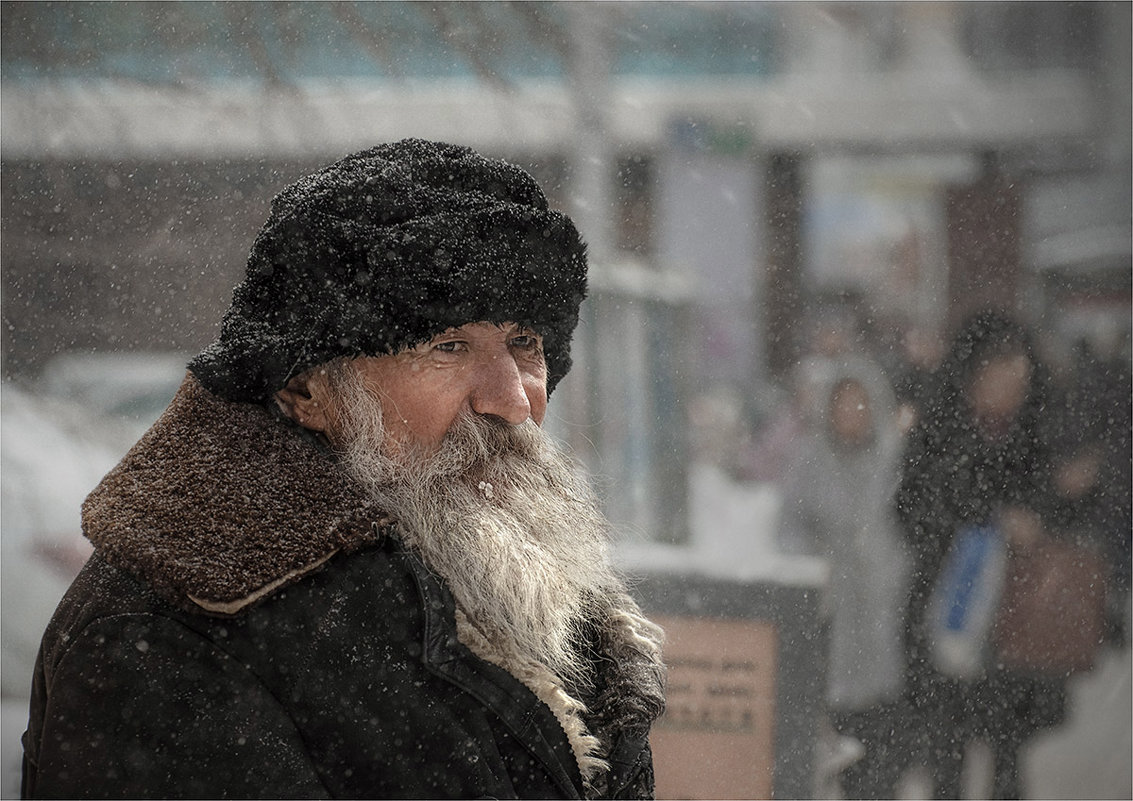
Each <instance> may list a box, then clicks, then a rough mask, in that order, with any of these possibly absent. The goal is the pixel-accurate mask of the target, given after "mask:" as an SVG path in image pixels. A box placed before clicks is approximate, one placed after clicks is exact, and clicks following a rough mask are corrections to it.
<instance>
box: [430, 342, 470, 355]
mask: <svg viewBox="0 0 1133 801" xmlns="http://www.w3.org/2000/svg"><path fill="white" fill-rule="evenodd" d="M463 344H464V343H463V342H460V341H459V340H455V339H454V340H451V341H449V342H438V343H436V344H435V345H433V350H439V351H441V352H442V353H456V352H457V351H458V350H460V346H461V345H463Z"/></svg>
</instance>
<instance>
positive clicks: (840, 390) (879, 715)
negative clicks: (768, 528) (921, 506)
mask: <svg viewBox="0 0 1133 801" xmlns="http://www.w3.org/2000/svg"><path fill="white" fill-rule="evenodd" d="M821 373H822V374H821V375H819V374H817V373H816V374H815V375H814V376H813V378H814V380H815V385H814V389H815V392H816V398H818V399H820V402H819V403H818V406H817V414H816V417H815V418H814V419H812V420H811V421H810V424H809V426H808V428H807V430H806V432H805V434H804V435H803V437H802V438H801V440H800V443H799V445H800V447H799V449H798V450H797V452H796V454H795V456H794V459H793V462H792V464H791V466H790V468H789V470H788V473H787V478H786V482H785V486H784V496H783V503H784V506H783V521H782V525H781V531H780V539H781V545H782V547H783V549H784V550H786V551H788V552H791V551H794V552H806V553H810V554H814V555H818V556H821V557H824V558H825V559H826V560H827V562H828V563H829V566H830V586H829V592H828V595H827V602H828V605H829V611H830V651H829V653H830V657H829V662H828V665H827V688H826V700H827V706H828V710H829V713H830V720H831V723H832V724H833V727H834V729H835V730H836V731H837V732H838V733H839V734H840V735H843V736H847V737H852V738H855V739H856V740H858V741H860V742H861V744H862V746H863V752H862V756H861V757H860V758H859V759H857V760H855V761H854V762H852V763H851V764H850V765H848V766H847V767H846V768H844V769H843V770H842V772H841V774H840V776H839V781H840V783H841V788H842V792H843V794H844V795H845V797H847V798H892V797H894V793H895V788H896V783H897V780H898V778H899V777H900V773H901V770H902V768H903V767H904V764H905V759H904V757H903V755H902V754H903V748H902V746H901V743H900V742H899V739H900V737H901V735H900V733H899V732H898V731H897V727H898V724H899V722H900V721H902V720H903V719H904V716H903V714H902V713H901V712H900V704H901V701H902V690H903V686H904V658H903V650H902V633H903V627H902V618H901V613H902V611H903V602H904V599H905V595H906V591H907V580H908V573H909V560H908V557H907V555H906V553H905V551H904V547H903V543H902V541H901V540H900V538H899V534H898V532H897V529H896V519H895V517H894V514H893V506H892V497H893V492H894V490H895V489H896V483H897V467H898V459H899V456H900V433H899V432H898V430H897V426H896V419H895V406H894V401H893V395H892V392H891V390H890V387H889V384H888V381H887V379H886V378H885V376H884V374H883V373H882V371H881V370H880V369H879V368H878V367H877V366H876V365H875V364H873V363H872V362H870V361H868V360H866V359H865V358H862V357H847V358H843V359H835V360H830V361H828V362H827V363H826V364H825V365H824V367H823V368H822V370H821Z"/></svg>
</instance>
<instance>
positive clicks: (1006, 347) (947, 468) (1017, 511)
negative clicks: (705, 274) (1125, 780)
mask: <svg viewBox="0 0 1133 801" xmlns="http://www.w3.org/2000/svg"><path fill="white" fill-rule="evenodd" d="M1048 384H1049V381H1048V379H1047V376H1046V372H1045V370H1044V367H1043V365H1042V364H1041V363H1040V362H1039V360H1038V359H1037V357H1036V354H1035V351H1034V348H1033V345H1032V340H1031V336H1030V334H1029V332H1028V331H1027V330H1026V329H1025V328H1024V327H1023V326H1021V325H1019V324H1018V323H1016V322H1015V321H1013V320H1011V319H1010V318H1008V317H1007V316H1005V315H1003V314H1000V313H997V312H982V313H980V314H977V315H975V316H974V317H973V318H972V319H970V320H969V321H968V323H967V324H966V325H965V326H964V327H963V328H962V330H961V331H960V332H959V333H958V334H957V336H956V337H955V339H954V340H953V342H952V346H951V350H950V352H949V353H948V354H947V356H946V358H945V359H944V361H943V363H942V365H941V368H940V370H939V373H938V378H937V382H936V387H935V390H934V394H933V396H932V397H931V398H930V399H929V400H928V402H927V403H926V405H925V406H924V409H923V413H922V416H921V419H920V420H919V421H918V422H917V424H916V425H915V426H914V428H913V429H912V430H911V431H910V433H909V438H908V443H907V450H906V455H905V459H904V462H903V468H902V478H901V483H900V487H899V489H898V492H897V497H896V508H897V512H898V515H899V516H900V519H901V524H902V531H903V532H904V534H905V536H906V538H907V541H908V544H909V546H910V549H911V552H912V555H913V559H914V573H913V580H912V585H911V589H910V593H909V599H908V606H907V612H906V616H907V617H906V619H907V627H908V628H907V634H906V648H907V659H908V685H907V691H908V696H909V700H910V705H911V707H912V708H913V709H915V710H916V716H915V718H914V720H915V721H916V723H917V724H918V730H919V734H920V738H919V739H920V743H921V745H922V747H923V748H924V749H925V756H926V758H927V760H928V762H929V765H930V767H931V770H932V783H933V787H932V790H933V797H936V798H958V797H960V793H961V771H962V767H963V758H964V751H965V747H966V746H967V744H968V743H969V742H970V741H972V740H974V739H977V738H986V739H987V740H988V741H989V744H990V746H991V750H992V752H993V754H994V782H993V795H994V797H995V798H1013V797H1019V795H1020V794H1021V787H1020V781H1019V774H1018V752H1019V749H1020V747H1021V746H1022V744H1023V743H1024V742H1025V741H1026V739H1028V738H1029V737H1030V736H1032V735H1033V734H1034V733H1035V732H1036V731H1038V730H1039V729H1040V728H1041V727H1043V726H1049V725H1053V724H1054V723H1057V722H1058V721H1060V720H1061V719H1062V717H1063V714H1064V703H1065V688H1064V682H1060V681H1058V680H1048V679H1044V678H1031V677H1027V676H1021V675H1016V674H1011V673H1006V672H1004V671H1001V670H999V669H997V667H996V666H995V664H994V663H991V664H989V665H988V666H987V670H986V672H983V673H981V674H979V675H976V676H974V677H971V678H968V677H958V676H957V675H955V674H952V673H950V672H949V671H948V670H946V669H945V668H944V667H942V664H941V662H938V661H934V655H933V650H932V649H933V644H934V643H933V638H932V634H931V631H930V626H929V622H928V614H927V612H928V609H929V600H930V597H931V595H932V592H933V589H934V587H936V585H937V583H938V580H939V579H940V577H941V572H942V567H943V565H944V563H945V559H946V555H947V554H948V553H949V549H950V546H951V545H952V543H953V540H954V538H956V536H957V534H958V532H960V531H961V530H962V529H965V528H969V527H973V526H987V525H998V526H1000V527H1001V528H1002V529H1004V530H1005V536H1006V537H1007V539H1008V540H1011V539H1015V540H1016V541H1018V542H1020V543H1022V542H1023V541H1025V540H1029V539H1033V538H1034V537H1036V536H1038V533H1037V532H1039V531H1041V527H1042V515H1043V514H1044V513H1047V512H1048V508H1047V507H1048V496H1049V488H1050V481H1049V478H1050V455H1049V449H1048V446H1047V444H1046V442H1045V440H1044V434H1045V433H1046V429H1045V428H1044V425H1043V420H1044V410H1045V407H1046V404H1047V402H1048V396H1049V387H1048Z"/></svg>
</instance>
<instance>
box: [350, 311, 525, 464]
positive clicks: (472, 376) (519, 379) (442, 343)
mask: <svg viewBox="0 0 1133 801" xmlns="http://www.w3.org/2000/svg"><path fill="white" fill-rule="evenodd" d="M350 365H351V367H352V369H355V370H357V371H358V373H359V375H360V376H361V378H362V380H363V383H364V384H365V386H366V388H367V389H368V390H369V391H370V392H371V393H372V394H373V395H374V396H375V397H376V398H378V400H379V401H380V402H381V406H382V418H383V420H384V423H385V430H386V437H387V443H388V444H389V447H391V448H393V449H395V450H412V451H417V452H424V453H432V452H433V451H435V450H436V449H437V447H438V446H439V445H440V444H441V440H442V439H443V438H444V436H445V434H446V433H447V432H448V430H449V428H450V427H451V426H452V424H453V422H454V421H455V420H456V419H457V417H458V416H459V415H460V414H462V413H466V412H471V413H474V414H478V415H484V416H488V417H494V418H498V419H499V420H502V421H504V422H506V423H509V424H511V425H519V424H521V423H523V422H525V421H526V420H527V419H528V418H530V419H532V420H534V421H535V423H536V424H537V425H541V424H542V422H543V417H544V415H545V414H546V412H547V366H546V363H545V362H544V360H543V342H542V338H541V337H539V336H538V335H537V334H535V333H533V332H532V331H530V330H529V329H526V328H521V327H520V326H517V325H515V324H512V323H505V324H503V325H495V324H492V323H483V322H481V323H468V324H466V325H462V326H460V327H459V328H451V329H449V330H448V331H446V332H444V333H443V334H440V335H438V336H436V337H434V338H433V339H432V340H430V341H429V342H426V343H424V344H422V345H418V346H417V347H415V348H412V349H410V350H407V351H404V352H402V353H399V354H397V355H396V356H369V357H362V358H359V359H354V360H353V361H351V362H350ZM335 433H336V432H328V435H330V436H331V439H332V441H334V440H335V439H336V437H335V436H334V435H335Z"/></svg>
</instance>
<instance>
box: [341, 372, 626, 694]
mask: <svg viewBox="0 0 1133 801" xmlns="http://www.w3.org/2000/svg"><path fill="white" fill-rule="evenodd" d="M332 385H333V386H334V387H335V389H336V391H337V394H338V397H339V399H340V404H341V409H340V417H341V421H342V428H343V431H342V434H341V437H340V438H339V439H340V441H341V442H342V443H343V445H342V448H341V450H342V457H343V462H344V465H345V467H346V469H347V470H348V472H349V473H350V474H351V475H352V476H353V477H354V478H355V479H356V480H358V481H359V482H360V483H362V484H363V486H365V487H366V488H367V490H368V491H369V492H370V493H371V495H372V496H373V497H374V498H375V499H376V500H377V501H378V502H379V503H380V504H381V505H382V506H383V508H384V510H385V511H386V512H387V513H388V514H390V515H391V516H392V517H393V518H394V519H395V520H397V521H398V523H399V527H400V529H401V532H402V537H403V539H404V541H405V542H406V544H407V545H409V546H411V547H413V548H414V549H416V550H417V551H418V552H419V553H420V555H421V556H422V558H423V559H424V561H425V563H426V564H427V565H428V566H429V567H430V568H431V569H433V570H434V571H436V572H437V573H438V574H439V575H440V576H442V577H443V578H444V579H445V580H446V582H447V583H448V586H449V589H450V590H451V592H452V593H453V596H454V598H455V599H456V602H457V604H458V605H459V607H460V608H461V609H462V610H463V611H464V613H465V614H466V615H467V616H468V618H469V619H470V621H471V622H472V623H473V625H475V626H476V627H477V628H478V629H479V630H480V631H481V633H482V634H483V635H484V636H486V637H487V638H488V639H490V640H492V641H494V642H497V643H500V644H502V645H503V647H505V648H507V649H509V650H514V652H515V653H516V654H517V655H519V656H521V657H525V658H534V659H536V660H538V661H539V662H541V663H543V664H545V665H546V666H547V667H549V668H550V669H551V670H552V671H554V672H555V673H556V674H557V675H558V676H560V677H561V678H562V679H564V680H566V681H568V682H569V683H572V684H584V683H585V682H586V679H587V675H586V667H585V664H584V662H583V660H581V659H580V658H579V645H580V643H581V642H582V635H581V633H580V630H579V626H580V625H581V623H582V622H583V620H584V619H586V618H588V617H589V618H593V617H596V616H600V614H601V611H604V610H602V609H601V607H602V606H603V605H604V604H605V603H606V599H608V598H609V597H610V595H611V594H612V593H616V592H618V591H619V590H621V589H622V587H623V585H622V582H621V580H620V579H619V578H618V577H617V576H616V574H615V572H614V571H613V569H612V567H611V566H610V561H609V556H608V550H607V540H608V532H609V524H608V522H607V521H606V519H605V517H604V516H603V515H602V513H601V512H600V510H599V507H598V504H597V501H596V499H595V498H594V496H593V493H592V492H591V490H590V488H589V486H588V485H587V484H586V482H585V480H584V479H582V478H581V477H580V476H579V474H578V473H577V472H576V471H575V469H574V467H573V465H572V464H571V462H570V460H569V458H568V457H567V456H566V455H565V454H563V453H562V451H561V450H560V449H559V448H558V446H557V445H556V444H555V443H554V441H553V440H552V439H551V438H550V437H549V436H548V435H547V434H546V433H545V432H544V431H543V430H542V429H540V428H539V427H538V426H537V425H536V424H535V423H534V422H533V421H530V420H528V421H527V422H526V423H524V424H522V425H520V426H511V425H508V424H507V423H503V422H501V421H496V420H493V419H490V418H486V417H483V416H480V415H476V414H465V415H462V416H460V417H459V418H458V419H457V420H456V421H455V422H454V423H453V426H452V428H451V429H450V430H449V432H448V433H447V434H446V436H445V438H444V440H443V441H442V443H441V445H440V447H439V448H438V449H437V450H436V451H434V452H429V453H421V452H414V451H412V450H411V449H407V448H405V447H396V448H391V447H389V443H387V442H386V437H385V432H384V429H383V426H382V415H381V404H380V402H379V401H378V400H377V399H376V398H375V397H374V396H373V395H371V394H370V393H369V392H368V391H367V390H366V389H365V387H364V385H363V384H362V382H361V380H360V379H359V378H358V376H357V373H356V372H355V371H353V370H350V369H343V370H334V371H332Z"/></svg>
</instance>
